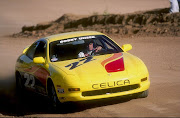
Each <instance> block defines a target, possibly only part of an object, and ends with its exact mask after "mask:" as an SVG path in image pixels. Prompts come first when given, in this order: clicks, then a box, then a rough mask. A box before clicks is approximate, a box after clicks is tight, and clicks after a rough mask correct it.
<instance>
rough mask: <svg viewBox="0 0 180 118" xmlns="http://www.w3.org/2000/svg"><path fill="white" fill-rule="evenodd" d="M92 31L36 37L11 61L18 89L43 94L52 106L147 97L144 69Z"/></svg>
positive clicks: (128, 48) (130, 55)
mask: <svg viewBox="0 0 180 118" xmlns="http://www.w3.org/2000/svg"><path fill="white" fill-rule="evenodd" d="M131 49H132V46H131V45H130V44H125V45H123V46H122V47H120V46H118V44H117V43H115V42H114V41H113V40H112V39H110V38H109V37H108V36H106V35H104V34H102V33H99V32H95V31H79V32H70V33H62V34H57V35H53V36H49V37H45V38H41V39H39V40H37V41H35V42H34V43H33V44H32V45H31V46H29V47H27V48H25V49H24V50H23V54H22V55H20V56H19V58H18V59H17V62H16V67H15V75H16V85H17V90H30V91H32V92H36V93H40V94H43V95H46V96H48V97H49V98H50V100H51V102H52V104H53V105H54V106H56V105H57V104H58V103H63V102H68V101H84V100H94V99H101V98H110V97H116V96H124V95H136V96H137V97H141V98H142V97H147V96H148V89H149V86H150V81H149V73H148V70H147V67H146V66H145V64H144V63H143V61H141V60H140V59H139V58H138V57H136V56H134V55H132V54H129V53H127V51H128V50H131Z"/></svg>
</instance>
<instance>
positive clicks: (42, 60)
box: [33, 57, 45, 64]
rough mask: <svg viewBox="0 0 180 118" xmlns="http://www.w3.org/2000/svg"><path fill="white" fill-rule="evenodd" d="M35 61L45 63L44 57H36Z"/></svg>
mask: <svg viewBox="0 0 180 118" xmlns="http://www.w3.org/2000/svg"><path fill="white" fill-rule="evenodd" d="M33 62H34V63H36V64H44V63H45V60H44V58H43V57H35V58H34V59H33Z"/></svg>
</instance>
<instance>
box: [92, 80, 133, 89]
mask: <svg viewBox="0 0 180 118" xmlns="http://www.w3.org/2000/svg"><path fill="white" fill-rule="evenodd" d="M129 84H130V80H128V79H125V80H118V81H113V82H104V83H98V84H93V85H92V88H93V89H103V88H110V87H118V86H123V85H129Z"/></svg>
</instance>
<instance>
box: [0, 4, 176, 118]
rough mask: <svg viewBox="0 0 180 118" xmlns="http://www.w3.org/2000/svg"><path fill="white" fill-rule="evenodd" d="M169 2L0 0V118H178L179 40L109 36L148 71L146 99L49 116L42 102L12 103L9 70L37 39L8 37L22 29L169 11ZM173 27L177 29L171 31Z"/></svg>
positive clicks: (73, 107) (69, 107) (75, 107)
mask: <svg viewBox="0 0 180 118" xmlns="http://www.w3.org/2000/svg"><path fill="white" fill-rule="evenodd" d="M168 7H169V1H168V0H151V1H150V0H129V1H124V0H98V1H96V0H91V1H87V0H86V1H84V0H76V1H74V0H53V2H50V1H47V0H32V1H24V0H16V1H12V0H0V57H1V58H0V62H1V66H0V117H1V116H17V115H22V116H33V117H51V116H52V117H87V116H89V117H180V113H179V109H180V94H179V90H180V80H179V78H180V73H179V71H180V53H178V52H179V50H180V47H179V45H180V37H179V36H178V35H168V36H163V35H155V36H153V35H152V36H145V37H144V36H139V37H128V38H125V37H123V38H122V36H121V34H120V35H119V34H112V33H109V34H108V35H109V36H110V37H112V38H113V39H114V40H115V41H116V42H118V43H119V44H120V45H123V44H126V43H130V44H132V46H133V49H132V50H131V51H129V52H130V53H132V54H134V55H136V56H138V57H139V58H141V59H142V60H143V61H144V63H145V64H146V65H147V67H148V70H149V73H150V77H151V87H150V94H149V96H148V97H147V98H145V99H133V100H128V99H120V98H113V99H108V100H103V101H102V100H100V101H93V102H84V103H81V104H65V106H62V109H60V110H59V112H56V113H54V112H50V111H48V106H47V101H46V99H45V98H43V97H41V96H36V97H31V96H28V97H27V98H26V99H24V100H21V99H18V98H17V97H15V80H14V79H15V78H14V67H15V62H16V59H17V57H18V56H19V55H20V54H21V53H22V50H23V48H24V47H25V46H27V45H30V44H32V43H33V42H34V41H35V40H36V39H37V38H35V37H34V38H32V37H30V38H27V37H24V38H22V37H17V38H12V37H9V36H7V35H12V34H14V33H19V32H21V30H22V29H21V28H22V27H23V26H25V25H26V26H36V24H39V23H44V22H46V23H47V22H49V21H55V20H56V19H58V18H60V17H61V16H62V15H63V14H75V16H74V18H76V16H78V19H79V18H82V17H87V16H91V15H92V14H96V15H97V14H103V13H105V12H108V13H112V14H125V13H132V12H137V11H143V12H144V11H146V10H153V9H157V8H158V9H159V8H168ZM176 27H177V26H176Z"/></svg>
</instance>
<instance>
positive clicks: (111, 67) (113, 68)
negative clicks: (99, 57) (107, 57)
mask: <svg viewBox="0 0 180 118" xmlns="http://www.w3.org/2000/svg"><path fill="white" fill-rule="evenodd" d="M105 69H106V71H107V72H108V73H110V72H118V71H124V60H123V58H120V59H118V60H115V61H113V62H110V63H108V64H106V66H105Z"/></svg>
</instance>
